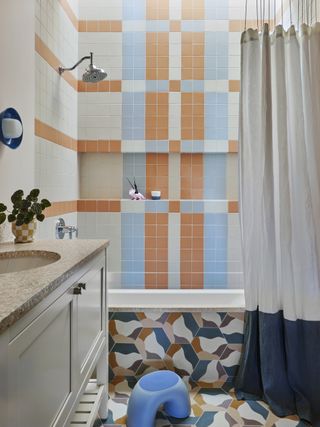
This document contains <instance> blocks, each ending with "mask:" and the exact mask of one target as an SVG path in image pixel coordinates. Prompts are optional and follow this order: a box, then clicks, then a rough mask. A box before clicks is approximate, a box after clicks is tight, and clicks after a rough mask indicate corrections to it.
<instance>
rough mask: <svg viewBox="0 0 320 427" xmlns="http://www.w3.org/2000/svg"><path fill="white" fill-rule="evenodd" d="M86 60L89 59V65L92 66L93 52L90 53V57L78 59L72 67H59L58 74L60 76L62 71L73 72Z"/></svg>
mask: <svg viewBox="0 0 320 427" xmlns="http://www.w3.org/2000/svg"><path fill="white" fill-rule="evenodd" d="M86 59H90V64H91V65H93V52H90V55H88V56H84V57H83V58H81V59H79V61H78V62H76V63H75V64H74V66H73V67H70V68H65V67H62V66H61V65H60V67H59V74H62V73H63V72H64V71H72V70H74V69H75V68H77V66H78V65H80V64H81V62H83V61H85V60H86Z"/></svg>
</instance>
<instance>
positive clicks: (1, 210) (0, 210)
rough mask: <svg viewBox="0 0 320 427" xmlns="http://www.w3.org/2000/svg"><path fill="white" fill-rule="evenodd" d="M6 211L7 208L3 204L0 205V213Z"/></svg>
mask: <svg viewBox="0 0 320 427" xmlns="http://www.w3.org/2000/svg"><path fill="white" fill-rule="evenodd" d="M6 210H7V206H6V205H4V204H3V203H0V212H5V211H6Z"/></svg>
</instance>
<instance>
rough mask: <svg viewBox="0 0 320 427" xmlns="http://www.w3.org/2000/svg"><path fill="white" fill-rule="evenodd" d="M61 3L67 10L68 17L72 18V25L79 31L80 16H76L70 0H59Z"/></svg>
mask: <svg viewBox="0 0 320 427" xmlns="http://www.w3.org/2000/svg"><path fill="white" fill-rule="evenodd" d="M59 3H60V5H61V7H62V9H63V10H64V11H65V13H66V14H67V16H68V18H69V19H70V21H71V23H72V25H73V26H74V28H75V29H76V30H77V31H78V27H79V25H78V18H77V17H76V15H75V13H74V11H73V10H72V8H71V7H70V5H69V3H68V0H59Z"/></svg>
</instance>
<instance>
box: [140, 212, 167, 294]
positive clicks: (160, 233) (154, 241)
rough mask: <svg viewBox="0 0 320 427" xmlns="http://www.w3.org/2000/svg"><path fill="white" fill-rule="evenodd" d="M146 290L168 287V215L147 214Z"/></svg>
mask: <svg viewBox="0 0 320 427" xmlns="http://www.w3.org/2000/svg"><path fill="white" fill-rule="evenodd" d="M145 283H146V288H148V289H150V288H158V289H159V288H160V289H164V288H167V287H168V214H167V213H156V214H155V213H146V214H145Z"/></svg>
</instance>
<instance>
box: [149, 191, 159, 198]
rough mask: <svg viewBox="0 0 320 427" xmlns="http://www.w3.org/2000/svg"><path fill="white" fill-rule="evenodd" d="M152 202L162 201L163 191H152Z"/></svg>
mask: <svg viewBox="0 0 320 427" xmlns="http://www.w3.org/2000/svg"><path fill="white" fill-rule="evenodd" d="M151 198H152V200H160V199H161V191H151Z"/></svg>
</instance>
